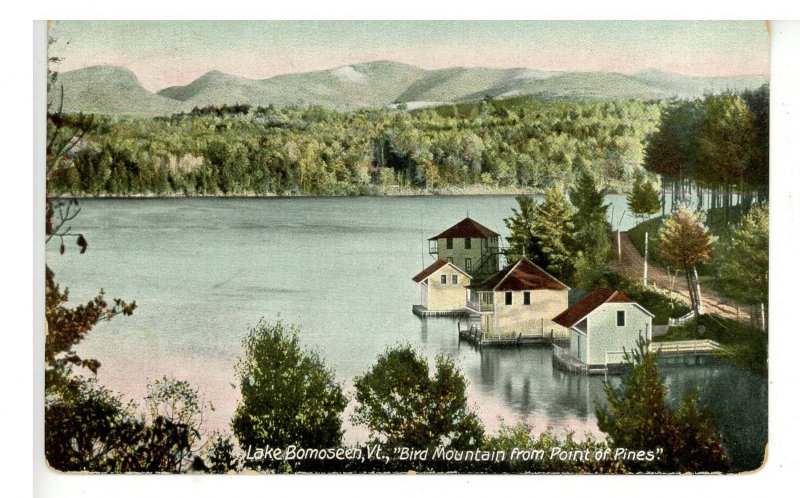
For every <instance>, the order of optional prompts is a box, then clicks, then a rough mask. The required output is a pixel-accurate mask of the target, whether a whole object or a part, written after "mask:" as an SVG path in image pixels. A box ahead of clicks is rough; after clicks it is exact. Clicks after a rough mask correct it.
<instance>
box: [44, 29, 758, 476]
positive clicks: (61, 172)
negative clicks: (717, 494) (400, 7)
mask: <svg viewBox="0 0 800 498" xmlns="http://www.w3.org/2000/svg"><path fill="white" fill-rule="evenodd" d="M768 29H769V27H768V25H766V24H765V23H764V22H761V21H752V22H750V21H736V22H728V21H709V22H699V21H697V22H696V21H658V22H639V21H592V22H589V21H575V22H573V21H557V22H556V21H52V22H50V23H49V25H48V75H47V135H46V137H45V139H44V140H43V142H44V144H45V146H46V164H45V165H42V167H43V168H45V178H46V196H45V197H44V198H42V199H41V203H42V204H43V205H45V210H46V222H45V226H43V227H40V230H42V231H43V232H44V233H45V250H46V271H45V284H44V293H45V296H44V300H45V310H44V313H45V320H44V321H45V329H44V330H42V331H41V341H42V343H43V344H44V347H43V349H44V362H43V364H44V368H43V371H42V372H40V375H42V376H43V378H44V386H45V393H44V436H43V441H44V454H45V459H46V462H47V465H48V466H49V468H50V469H51V470H52V471H53V472H63V473H67V474H79V473H81V474H85V473H89V474H193V475H201V474H230V475H236V476H240V475H243V474H261V475H271V474H278V473H280V474H284V473H291V474H365V473H370V474H375V473H377V474H396V473H409V472H412V473H424V474H441V473H451V474H452V473H455V474H550V473H558V474H643V473H646V474H685V473H690V474H709V473H713V474H739V473H745V472H751V471H757V470H759V469H761V468H762V467H763V465H765V462H766V459H767V445H768V437H767V434H768V403H767V401H768V376H769V370H768V363H767V360H768V358H767V349H768V347H767V346H768V343H769V322H770V320H769V194H770V189H769V186H770V184H769V173H770V171H769V157H770V154H769V123H770V119H769V116H770V86H769V85H770V74H769V67H770V52H769V50H770V44H769V36H770V35H769V31H768Z"/></svg>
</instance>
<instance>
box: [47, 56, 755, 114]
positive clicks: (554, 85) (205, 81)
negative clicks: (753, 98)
mask: <svg viewBox="0 0 800 498" xmlns="http://www.w3.org/2000/svg"><path fill="white" fill-rule="evenodd" d="M59 80H60V81H61V83H62V84H63V85H64V87H65V95H66V97H67V102H66V103H65V109H67V110H68V111H69V112H79V111H80V112H96V113H108V114H114V113H130V112H134V113H135V112H140V113H149V114H165V113H167V114H168V113H173V112H180V111H182V110H188V109H191V108H193V107H205V106H210V105H223V104H249V105H253V106H259V105H261V106H264V105H270V104H272V105H276V106H284V105H297V104H301V105H302V104H313V105H320V106H324V107H330V108H333V109H338V110H350V109H356V108H363V107H387V106H391V105H392V104H394V103H404V104H408V108H409V109H411V108H415V107H417V105H416V104H417V103H436V102H438V103H442V104H444V103H452V102H461V101H469V100H477V99H483V98H486V97H487V96H490V97H493V98H505V97H511V96H531V97H533V98H539V99H545V100H552V99H581V100H587V99H588V100H608V99H642V100H658V99H664V98H671V97H678V98H697V97H702V96H703V95H705V94H707V93H719V92H723V91H729V90H733V91H741V90H747V89H755V88H758V87H759V86H761V85H763V84H764V83H767V82H768V80H767V78H765V77H760V76H747V77H745V76H742V77H703V76H687V75H682V74H678V73H672V72H668V71H664V70H662V69H656V68H649V69H644V70H642V71H639V72H637V73H634V74H624V73H619V72H603V71H543V70H538V69H531V68H524V67H517V68H492V67H464V66H459V67H447V68H440V69H431V70H426V69H421V68H419V67H416V66H413V65H410V64H405V63H401V62H396V61H391V60H376V61H370V62H358V63H353V64H348V65H343V66H339V67H335V68H331V69H327V70H318V71H310V72H305V73H290V74H282V75H277V76H273V77H270V78H266V79H251V78H246V77H242V76H236V75H232V74H228V73H225V72H223V71H220V70H218V69H214V70H211V71H208V72H206V73H205V74H203V75H202V76H200V77H198V78H197V79H195V80H194V81H192V82H190V83H188V84H186V85H178V86H172V87H169V88H164V89H163V90H161V91H159V92H158V93H156V94H154V93H152V92H148V91H147V90H146V89H144V88H143V87H142V86H141V84H140V82H139V79H138V78H137V77H136V75H135V74H134V72H133V71H131V70H130V69H128V68H125V67H121V66H112V65H100V66H92V67H87V68H84V69H78V70H75V71H68V72H64V73H62V74H61V75H60V78H59Z"/></svg>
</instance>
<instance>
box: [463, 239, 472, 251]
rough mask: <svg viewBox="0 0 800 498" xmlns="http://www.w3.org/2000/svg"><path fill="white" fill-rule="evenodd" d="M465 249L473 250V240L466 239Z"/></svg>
mask: <svg viewBox="0 0 800 498" xmlns="http://www.w3.org/2000/svg"><path fill="white" fill-rule="evenodd" d="M464 249H472V239H470V238H469V237H467V238H466V239H464Z"/></svg>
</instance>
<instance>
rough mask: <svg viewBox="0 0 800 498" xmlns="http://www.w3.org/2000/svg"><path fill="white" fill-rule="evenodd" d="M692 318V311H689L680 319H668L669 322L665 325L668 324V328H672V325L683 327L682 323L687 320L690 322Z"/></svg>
mask: <svg viewBox="0 0 800 498" xmlns="http://www.w3.org/2000/svg"><path fill="white" fill-rule="evenodd" d="M692 318H694V310H692V311H690V312H688V313H686V314H685V315H683V316H682V317H679V318H670V319H669V321H668V322H667V323H668V324H669V325H670V326H673V325H683V324H684V323H686V322H688V321H689V320H691V319H692Z"/></svg>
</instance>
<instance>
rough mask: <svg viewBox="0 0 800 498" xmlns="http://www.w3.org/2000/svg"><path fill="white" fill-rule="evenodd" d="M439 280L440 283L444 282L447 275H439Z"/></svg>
mask: <svg viewBox="0 0 800 498" xmlns="http://www.w3.org/2000/svg"><path fill="white" fill-rule="evenodd" d="M439 282H441V283H442V285H444V284H446V283H447V275H442V276H441V277H439Z"/></svg>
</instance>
